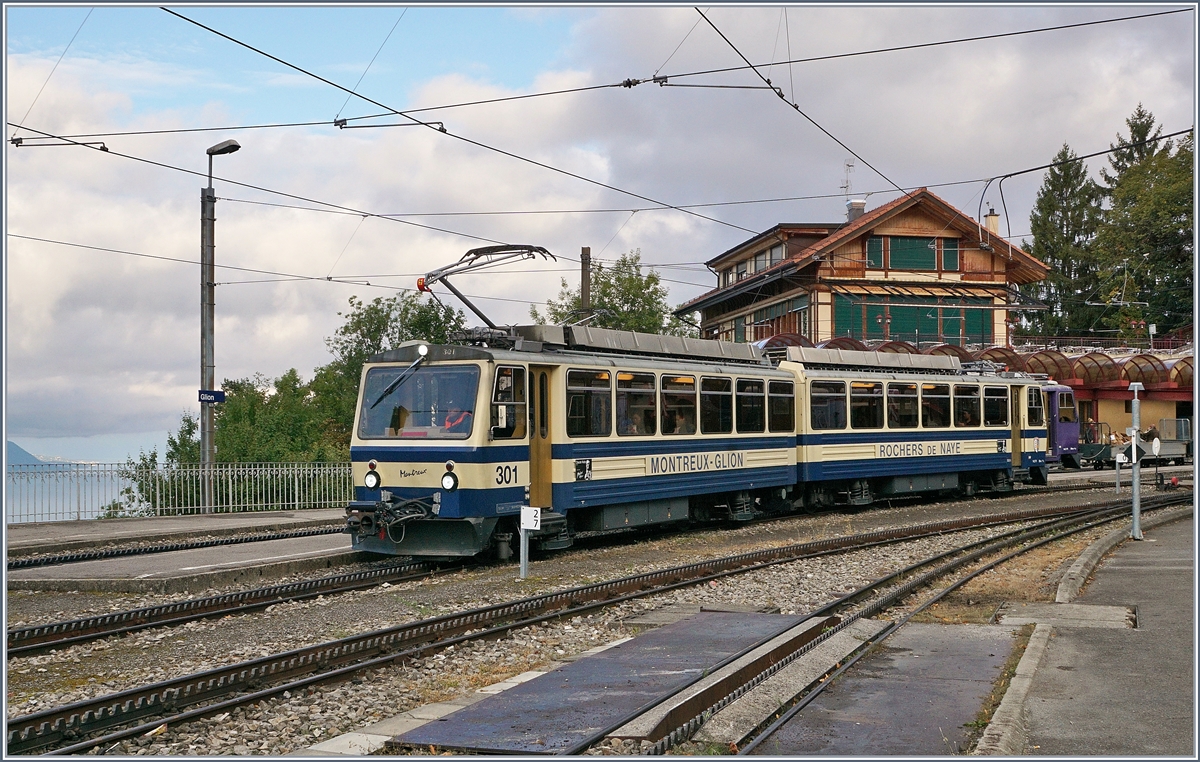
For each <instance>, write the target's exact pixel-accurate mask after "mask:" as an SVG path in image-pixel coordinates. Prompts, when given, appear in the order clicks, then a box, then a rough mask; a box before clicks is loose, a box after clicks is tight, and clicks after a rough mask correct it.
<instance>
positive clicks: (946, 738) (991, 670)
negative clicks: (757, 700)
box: [752, 624, 1015, 757]
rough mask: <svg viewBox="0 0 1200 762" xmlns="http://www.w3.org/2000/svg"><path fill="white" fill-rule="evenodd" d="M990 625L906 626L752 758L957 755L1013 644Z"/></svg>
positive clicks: (1005, 631)
mask: <svg viewBox="0 0 1200 762" xmlns="http://www.w3.org/2000/svg"><path fill="white" fill-rule="evenodd" d="M1014 634H1015V632H1014V629H1013V628H1009V627H1003V626H996V625H940V624H909V625H906V626H905V627H903V628H902V629H900V630H898V631H896V632H895V633H894V634H893V635H892V636H891V637H889V638H888V639H887V640H885V641H884V642H883V645H881V646H879V647H878V648H877V649H876V650H875V651H874V652H872V653H871V654H869V655H868V656H866V657H865V658H864V659H863V660H862V661H860V662H858V663H857V664H856V665H855V668H854V669H853V670H850V671H849V672H847V673H846V674H844V675H842V676H841V677H840V678H838V679H837V680H836V681H835V682H834V683H833V684H832V685H830V686H829V687H827V688H826V689H825V690H824V692H822V693H821V694H820V695H819V696H817V698H816V699H815V700H814V701H813V702H812V703H811V704H809V705H808V706H807V707H805V708H804V711H803V712H801V713H800V714H799V715H797V716H796V717H795V718H794V719H793V720H792V721H791V722H789V723H787V724H786V725H784V726H783V727H781V728H780V729H778V730H777V731H776V732H775V733H774V734H773V735H772V736H771V737H770V738H768V739H767V740H766V741H764V742H763V743H762V744H761V745H760V746H758V747H757V748H755V750H754V751H753V752H752V754H754V755H767V756H813V755H822V756H824V755H831V754H836V755H839V756H880V755H918V756H920V757H931V756H944V755H949V754H959V753H962V751H964V748H965V746H966V743H967V740H966V739H967V733H966V731H965V730H964V727H963V726H964V725H966V724H967V723H969V722H971V721H972V720H974V719H975V715H976V714H977V713H978V712H979V710H980V708H981V707H982V706H983V702H984V700H985V699H986V697H987V695H988V694H989V693H990V692H991V689H992V684H993V683H994V682H995V680H996V679H997V677H999V675H1000V669H1001V667H1003V665H1004V662H1005V661H1006V660H1007V659H1008V656H1009V654H1010V653H1011V650H1012V647H1013V644H1014V642H1015V638H1014Z"/></svg>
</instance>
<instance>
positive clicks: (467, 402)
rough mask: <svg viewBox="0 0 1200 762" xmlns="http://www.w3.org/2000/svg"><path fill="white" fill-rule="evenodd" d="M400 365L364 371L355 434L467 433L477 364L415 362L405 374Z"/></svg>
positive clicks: (452, 436) (464, 435) (432, 435)
mask: <svg viewBox="0 0 1200 762" xmlns="http://www.w3.org/2000/svg"><path fill="white" fill-rule="evenodd" d="M404 371H405V368H404V367H403V366H393V367H381V368H371V369H370V370H368V371H367V377H366V379H365V380H364V381H363V386H362V394H361V395H360V401H359V405H360V406H361V410H360V412H359V423H358V436H359V438H360V439H409V438H413V439H466V438H467V437H469V436H471V428H472V426H473V425H474V422H475V397H476V392H477V391H478V390H479V367H478V366H476V365H437V366H431V365H420V366H418V367H417V368H416V369H415V370H413V371H412V372H410V373H408V374H405V373H404ZM402 376H403V377H402ZM397 380H399V383H396V382H397Z"/></svg>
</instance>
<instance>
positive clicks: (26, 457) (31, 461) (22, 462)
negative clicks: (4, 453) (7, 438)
mask: <svg viewBox="0 0 1200 762" xmlns="http://www.w3.org/2000/svg"><path fill="white" fill-rule="evenodd" d="M8 462H9V463H11V464H13V465H17V466H34V465H37V464H39V463H43V462H44V461H42V460H40V459H38V458H37V457H35V456H33V455H30V454H29V453H28V452H26V451H25V450H24V449H22V448H21V446H20V445H18V444H16V443H15V442H9V443H8Z"/></svg>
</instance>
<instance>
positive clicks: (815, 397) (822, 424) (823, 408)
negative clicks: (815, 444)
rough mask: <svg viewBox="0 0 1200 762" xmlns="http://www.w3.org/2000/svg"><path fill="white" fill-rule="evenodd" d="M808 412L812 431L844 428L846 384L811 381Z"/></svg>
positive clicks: (841, 382)
mask: <svg viewBox="0 0 1200 762" xmlns="http://www.w3.org/2000/svg"><path fill="white" fill-rule="evenodd" d="M809 412H810V413H811V416H810V417H811V418H812V427H813V428H814V429H844V428H846V382H845V381H813V382H812V388H811V389H810V390H809Z"/></svg>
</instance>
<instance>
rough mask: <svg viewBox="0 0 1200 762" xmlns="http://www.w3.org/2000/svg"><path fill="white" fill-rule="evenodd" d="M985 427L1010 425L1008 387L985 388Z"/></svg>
mask: <svg viewBox="0 0 1200 762" xmlns="http://www.w3.org/2000/svg"><path fill="white" fill-rule="evenodd" d="M983 425H984V426H1007V425H1008V387H1007V386H985V387H983Z"/></svg>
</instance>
